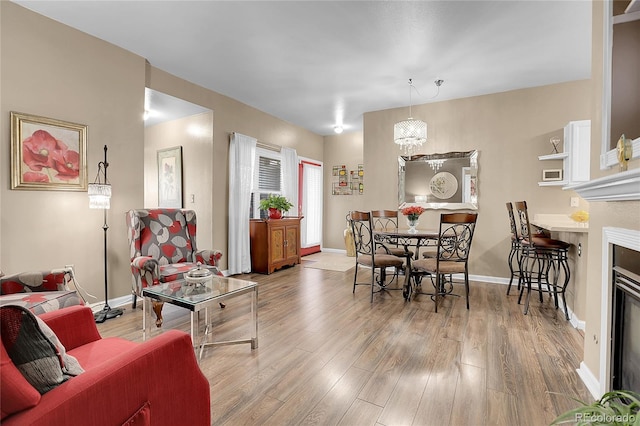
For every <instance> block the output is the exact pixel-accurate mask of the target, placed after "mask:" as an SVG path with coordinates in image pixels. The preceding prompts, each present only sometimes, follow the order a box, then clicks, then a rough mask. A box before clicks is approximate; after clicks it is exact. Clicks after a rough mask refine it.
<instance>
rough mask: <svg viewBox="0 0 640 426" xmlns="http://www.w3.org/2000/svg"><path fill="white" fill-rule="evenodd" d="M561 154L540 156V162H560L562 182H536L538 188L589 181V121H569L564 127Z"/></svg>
mask: <svg viewBox="0 0 640 426" xmlns="http://www.w3.org/2000/svg"><path fill="white" fill-rule="evenodd" d="M562 145H563V149H564V150H563V152H561V153H558V154H551V155H541V156H539V157H538V160H540V161H549V160H562V171H563V173H562V180H551V181H543V182H538V185H540V186H567V185H571V184H574V183H579V182H587V181H588V180H589V170H590V167H591V165H590V163H591V120H580V121H570V122H569V124H567V125H566V126H565V127H564V142H563V144H562Z"/></svg>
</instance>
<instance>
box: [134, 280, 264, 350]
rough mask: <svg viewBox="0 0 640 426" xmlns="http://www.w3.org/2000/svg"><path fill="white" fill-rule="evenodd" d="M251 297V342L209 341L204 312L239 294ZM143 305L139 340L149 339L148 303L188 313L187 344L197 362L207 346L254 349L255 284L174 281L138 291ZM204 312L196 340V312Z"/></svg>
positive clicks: (209, 321) (207, 323) (255, 321)
mask: <svg viewBox="0 0 640 426" xmlns="http://www.w3.org/2000/svg"><path fill="white" fill-rule="evenodd" d="M246 293H251V334H252V336H251V338H250V339H241V340H228V341H211V342H210V341H209V337H210V335H211V334H212V330H211V320H210V318H209V313H208V309H209V308H213V307H217V306H218V304H219V303H220V302H223V301H224V300H226V299H230V298H233V297H236V296H240V295H242V294H246ZM142 296H143V298H144V303H143V316H142V328H143V337H142V338H143V340H146V339H147V336H149V337H150V336H151V323H152V322H153V320H152V319H151V318H147V316H150V315H151V314H152V308H151V303H152V300H151V299H155V300H159V301H161V302H166V303H170V304H172V305H176V306H180V307H181V308H185V309H189V310H190V311H191V341H192V342H193V346H194V348H196V350H198V349H199V351H200V353H199V356H198V357H199V358H202V351H203V350H204V347H205V346H209V345H230V344H236V343H251V349H256V348H257V347H258V283H256V282H253V281H245V280H240V279H236V278H228V277H222V276H219V275H214V276H212V277H211V279H210V280H208V281H206V282H205V283H198V284H193V283H187V281H185V280H177V281H172V282H168V283H162V284H158V285H154V286H151V287H145V288H143V289H142ZM201 311H204V316H205V321H204V323H205V330H204V334H203V335H202V337H200V326H199V318H200V312H201Z"/></svg>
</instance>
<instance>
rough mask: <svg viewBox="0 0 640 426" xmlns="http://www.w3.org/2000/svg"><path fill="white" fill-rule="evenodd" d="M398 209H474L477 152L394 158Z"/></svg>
mask: <svg viewBox="0 0 640 426" xmlns="http://www.w3.org/2000/svg"><path fill="white" fill-rule="evenodd" d="M398 205H399V208H404V207H406V206H407V205H418V206H422V207H424V208H426V209H450V210H457V209H471V210H477V209H478V151H475V150H474V151H467V152H447V153H445V154H428V155H414V156H412V157H405V156H400V157H398Z"/></svg>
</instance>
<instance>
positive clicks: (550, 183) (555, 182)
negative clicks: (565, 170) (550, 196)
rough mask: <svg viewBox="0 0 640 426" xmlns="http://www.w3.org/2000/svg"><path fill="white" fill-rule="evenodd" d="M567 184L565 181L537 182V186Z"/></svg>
mask: <svg viewBox="0 0 640 426" xmlns="http://www.w3.org/2000/svg"><path fill="white" fill-rule="evenodd" d="M568 183H569V182H567V181H566V180H549V181H543V182H538V186H566V185H567V184H568Z"/></svg>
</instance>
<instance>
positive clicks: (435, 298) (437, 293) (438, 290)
mask: <svg viewBox="0 0 640 426" xmlns="http://www.w3.org/2000/svg"><path fill="white" fill-rule="evenodd" d="M441 279H442V275H441V274H436V295H435V297H434V301H435V303H436V314H437V313H438V299H439V297H438V296H439V295H440V280H441Z"/></svg>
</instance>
